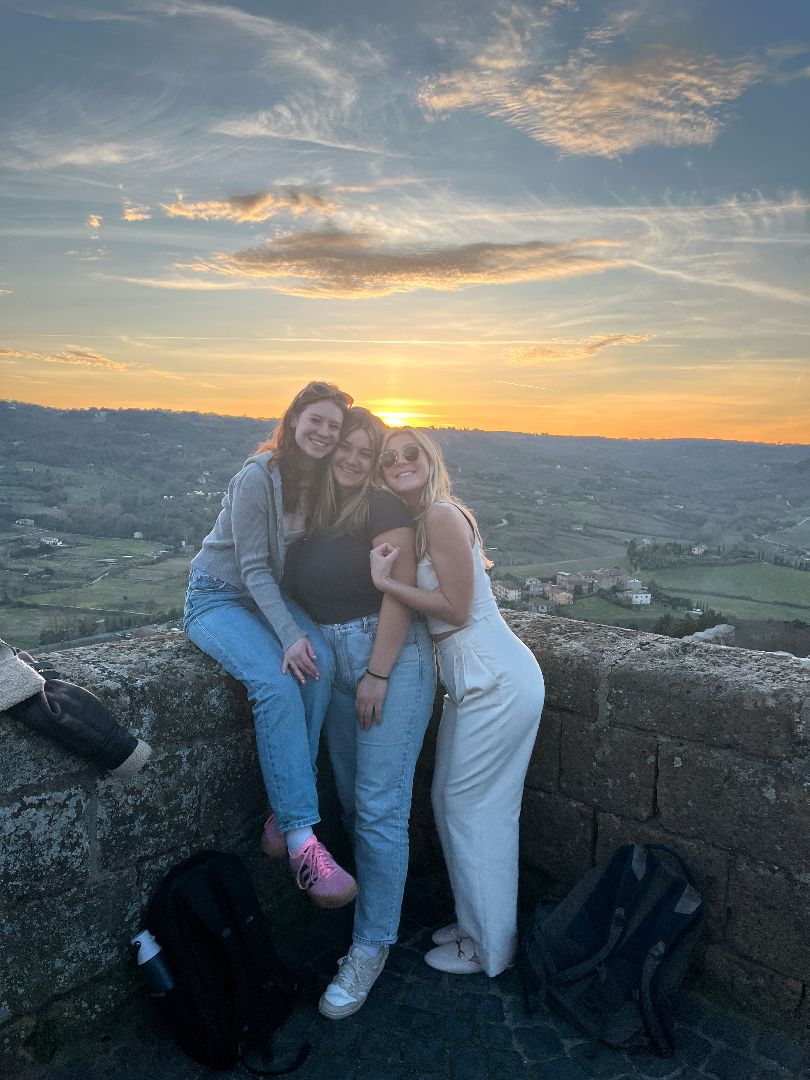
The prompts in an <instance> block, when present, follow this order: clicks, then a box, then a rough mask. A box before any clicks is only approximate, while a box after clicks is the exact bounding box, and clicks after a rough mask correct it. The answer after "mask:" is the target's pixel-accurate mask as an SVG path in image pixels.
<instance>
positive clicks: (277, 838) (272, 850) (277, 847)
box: [261, 814, 287, 859]
mask: <svg viewBox="0 0 810 1080" xmlns="http://www.w3.org/2000/svg"><path fill="white" fill-rule="evenodd" d="M261 846H262V851H263V852H264V853H265V855H269V856H270V857H271V858H272V859H281V858H282V857H283V856H284V855H286V854H287V841H286V840H285V839H284V833H283V832H280V831H279V827H278V825H276V815H275V814H271V815H270V817H269V818H268V819H267V821H265V823H264V829H263V830H262V839H261Z"/></svg>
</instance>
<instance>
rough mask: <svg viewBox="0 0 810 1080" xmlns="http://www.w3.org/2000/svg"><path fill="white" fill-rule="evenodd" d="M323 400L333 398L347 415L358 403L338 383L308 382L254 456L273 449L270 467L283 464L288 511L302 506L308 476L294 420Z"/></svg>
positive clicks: (284, 498) (285, 499) (284, 495)
mask: <svg viewBox="0 0 810 1080" xmlns="http://www.w3.org/2000/svg"><path fill="white" fill-rule="evenodd" d="M319 401H333V402H334V403H335V405H337V407H338V408H339V409H340V410H341V412H342V413H343V415H344V417H345V415H346V413H347V412H348V411H349V409H350V408H351V407H352V404H353V403H354V398H353V397H352V396H351V395H350V394H347V393H345V391H343V390H341V389H340V388H339V387H337V386H336V385H335V384H334V383H330V382H324V381H323V380H320V379H316V380H315V381H314V382H309V383H307V385H306V386H305V387H304V388H303V389H302V390H299V391H298V393H297V394H296V395H295V397H294V398H293V399H292V401H291V402H290V404H289V405H288V406H287V408H286V409H285V410H284V412H283V413H282V414H281V417H280V419H279V421H278V423H277V424H276V426H275V428H274V429H273V433H272V435H271V436H270V438H269V439H265V441H264V442H261V443H259V445H258V446H257V447H256V449H255V450H254V451H253V453H254V455H256V454H263V453H264V452H265V451H267V450H271V451H272V455H271V457H270V458H269V459H268V462H267V468H268V469H273V468H275V466H276V465H277V466H278V467H279V470H280V472H281V482H282V487H281V494H282V502H283V504H284V509H285V510H287V511H292V510H295V508H296V506H297V505H298V496H299V493H300V488H301V481H302V480H303V478H304V475H305V470H304V469H302V468H301V451H300V450H299V448H298V444H297V443H296V441H295V429H294V427H293V421H294V420H295V419H297V418H298V416H300V415H301V413H302V412H303V411H304V409H305V408H306V407H307V406H308V405H315V404H316V403H317V402H319ZM324 464H325V463H324ZM318 472H321V470H318Z"/></svg>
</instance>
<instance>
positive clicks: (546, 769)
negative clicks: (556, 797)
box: [526, 707, 562, 791]
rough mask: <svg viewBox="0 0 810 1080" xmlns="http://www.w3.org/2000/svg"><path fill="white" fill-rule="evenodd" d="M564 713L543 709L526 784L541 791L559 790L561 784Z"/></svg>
mask: <svg viewBox="0 0 810 1080" xmlns="http://www.w3.org/2000/svg"><path fill="white" fill-rule="evenodd" d="M561 720H562V714H560V713H559V712H557V710H556V709H553V708H550V707H547V708H544V709H543V717H542V719H541V721H540V732H539V734H538V736H537V741H536V742H535V744H534V750H533V751H532V758H531V761H530V762H529V771H528V772H527V773H526V786H527V787H530V788H538V789H539V790H540V791H557V790H558V789H559V786H560V725H561Z"/></svg>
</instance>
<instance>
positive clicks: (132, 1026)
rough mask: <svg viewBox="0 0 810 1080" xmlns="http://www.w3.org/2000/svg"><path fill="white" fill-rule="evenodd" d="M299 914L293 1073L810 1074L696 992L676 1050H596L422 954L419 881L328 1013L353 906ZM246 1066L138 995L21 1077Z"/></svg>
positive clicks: (133, 1078)
mask: <svg viewBox="0 0 810 1080" xmlns="http://www.w3.org/2000/svg"><path fill="white" fill-rule="evenodd" d="M445 914H446V912H445ZM300 919H301V922H300V923H299V925H298V926H297V927H295V928H292V927H291V928H288V929H287V931H286V932H285V933H284V935H283V936H284V940H285V942H286V944H287V946H288V950H289V949H290V948H293V949H294V951H295V952H296V953H297V955H298V956H300V955H301V954H302V952H304V951H308V952H309V956H310V961H311V963H312V966H313V969H314V970H315V971H316V972H317V976H316V981H317V983H318V986H317V987H316V989H315V992H314V993H313V994H312V995H311V1000H309V1001H308V1002H306V1003H305V1004H302V1005H301V1006H300V1007H299V1008H298V1009H297V1010H296V1012H295V1013H294V1014H293V1016H292V1017H291V1019H290V1021H289V1022H288V1024H287V1025H286V1027H285V1028H284V1029H283V1030H282V1031H281V1032H280V1033H279V1035H278V1036H277V1039H276V1050H275V1055H274V1058H273V1062H272V1065H273V1066H274V1067H280V1066H281V1065H283V1064H284V1063H285V1061H290V1060H292V1059H293V1057H294V1053H295V1051H296V1049H297V1048H298V1047H299V1046H300V1044H301V1042H302V1040H307V1041H308V1042H310V1043H311V1046H312V1049H311V1052H310V1054H309V1057H308V1059H307V1061H306V1062H305V1064H304V1065H303V1066H302V1067H301V1068H300V1069H299V1070H298V1072H296V1073H295V1074H293V1075H294V1076H295V1077H296V1078H297V1080H429V1078H430V1080H587V1078H591V1077H593V1078H599V1080H620V1078H625V1077H627V1078H629V1077H632V1078H634V1080H644V1078H650V1080H652V1078H655V1080H664V1078H669V1077H673V1078H674V1077H678V1078H680V1080H696V1078H698V1077H701V1078H705V1080H788V1078H790V1080H793V1078H798V1077H810V1052H808V1048H807V1047H802V1046H800V1045H797V1044H796V1043H794V1042H791V1041H790V1040H789V1039H788V1038H786V1037H785V1036H784V1035H781V1034H778V1033H776V1032H774V1031H771V1030H767V1029H763V1028H761V1027H759V1026H758V1025H756V1024H755V1023H753V1022H752V1021H750V1020H747V1019H745V1018H744V1017H741V1016H739V1015H735V1014H731V1013H728V1012H724V1011H722V1010H721V1009H719V1008H718V1007H717V1006H716V1005H714V1004H712V1003H710V1002H708V1001H706V1000H704V999H703V998H701V997H699V996H698V995H696V994H693V993H688V992H684V993H683V994H682V995H681V997H680V1000H679V1003H678V1007H677V1014H676V1016H677V1023H676V1028H675V1041H676V1047H677V1049H676V1054H675V1056H674V1057H673V1058H670V1059H669V1060H661V1059H658V1058H655V1057H653V1056H651V1055H649V1054H644V1055H635V1056H631V1055H628V1054H623V1053H618V1052H615V1051H610V1050H607V1049H604V1048H601V1049H599V1050H597V1051H596V1053H595V1054H594V1053H593V1052H592V1047H591V1045H590V1044H589V1043H588V1042H587V1041H586V1040H584V1039H583V1038H582V1036H581V1034H580V1033H579V1031H578V1030H577V1029H576V1028H574V1027H572V1026H571V1025H570V1024H569V1023H568V1022H566V1021H565V1020H564V1019H562V1018H561V1017H560V1016H558V1015H556V1014H554V1013H553V1012H545V1011H542V1012H540V1013H539V1014H537V1015H536V1016H533V1017H530V1016H528V1015H527V1013H526V1011H525V1009H524V1006H523V1001H522V995H521V990H520V985H519V979H518V977H517V975H516V973H515V972H514V971H510V972H506V973H505V974H504V975H502V976H500V977H499V978H497V979H487V978H486V977H485V976H483V975H481V976H479V975H473V976H467V977H458V976H456V977H455V978H454V977H452V976H449V975H443V974H441V973H439V972H437V971H433V970H432V969H431V968H429V967H427V965H426V964H424V963H423V961H422V953H423V952H424V950H425V949H426V948H428V947H429V944H430V928H433V927H435V925H437V923H436V921H435V910H434V905H432V904H431V903H430V902H428V901H426V900H425V897H424V894H422V895H420V893H419V889H418V886H415V887H411V889H410V890H409V897H408V899H407V901H406V914H405V915H404V917H403V924H402V927H401V938H402V940H401V943H400V944H399V945H397V946H396V947H395V948H393V949H392V950H391V955H390V957H389V960H388V964H387V966H386V970H385V971H384V973H383V975H382V976H381V977H380V979H379V980H378V982H377V984H376V985H375V988H374V990H373V991H372V994H371V995H370V996H369V999H368V1002H367V1003H366V1005H365V1006H364V1007H363V1009H362V1010H361V1011H360V1012H358V1013H357V1014H355V1016H354V1017H351V1018H349V1019H346V1020H340V1021H333V1020H326V1019H324V1018H322V1017H321V1016H320V1015H319V1014H318V1011H317V1007H316V1002H317V992H318V990H320V989H322V988H323V986H325V984H326V983H327V982H328V980H329V977H330V976H331V974H332V973H333V971H334V969H335V964H336V960H337V957H338V956H339V955H340V954H341V952H342V951H344V950H345V946H346V943H347V941H348V939H349V934H350V927H351V911H350V910H349V911H348V912H347V911H344V912H330V913H323V912H319V913H317V914H316V915H314V916H313V914H312V913H311V912H310V911H309V909H308V908H307V910H306V911H304V908H303V906H302V909H301V913H300ZM291 942H292V945H291V944H290V943H291ZM304 943H306V950H305V949H303V948H302V945H303V944H304ZM341 946H342V948H341ZM256 1064H258V1063H256ZM267 1064H270V1063H269V1062H268V1063H267ZM247 1075H248V1074H246V1073H245V1072H244V1071H242V1070H241V1069H236V1070H234V1071H233V1072H228V1073H213V1072H211V1071H210V1070H209V1069H207V1068H205V1067H203V1066H200V1065H198V1064H196V1063H195V1062H193V1061H191V1060H190V1059H189V1058H187V1057H186V1056H185V1055H184V1054H183V1053H182V1051H180V1050H179V1049H178V1048H177V1047H176V1046H175V1045H174V1043H173V1042H172V1041H171V1039H170V1038H169V1036H168V1035H166V1034H165V1033H164V1032H163V1031H162V1030H161V1027H160V1023H159V1020H158V1018H157V1017H156V1016H155V1015H154V1014H153V1013H152V1012H151V1011H150V1010H149V1009H148V1008H146V1007H144V1005H143V1004H141V1003H138V1002H133V1003H132V1005H131V1006H129V1007H128V1008H127V1009H125V1010H123V1011H122V1012H121V1013H119V1014H118V1016H117V1017H116V1018H115V1019H114V1020H113V1021H112V1022H109V1023H108V1024H107V1025H106V1027H105V1028H104V1029H103V1030H102V1029H99V1030H97V1031H96V1032H95V1033H94V1035H93V1037H92V1038H86V1039H83V1040H81V1041H78V1042H76V1043H74V1044H72V1045H69V1046H68V1045H65V1046H62V1047H61V1048H59V1049H58V1050H57V1051H56V1053H55V1054H54V1055H53V1056H52V1058H51V1059H50V1061H47V1062H46V1061H41V1062H40V1063H38V1064H35V1063H33V1062H32V1063H29V1064H28V1065H26V1066H25V1067H24V1068H22V1069H21V1070H19V1071H18V1072H17V1073H16V1074H15V1080H202V1078H207V1077H217V1076H218V1077H221V1078H222V1080H231V1078H236V1077H240V1078H242V1080H244V1078H245V1076H247Z"/></svg>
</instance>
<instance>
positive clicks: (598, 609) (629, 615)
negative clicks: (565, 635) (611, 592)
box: [559, 595, 668, 630]
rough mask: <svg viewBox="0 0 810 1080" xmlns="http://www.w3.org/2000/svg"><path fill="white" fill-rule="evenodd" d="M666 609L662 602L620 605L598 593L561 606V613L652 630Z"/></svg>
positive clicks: (614, 624)
mask: <svg viewBox="0 0 810 1080" xmlns="http://www.w3.org/2000/svg"><path fill="white" fill-rule="evenodd" d="M666 610H668V609H666V608H664V607H662V606H661V605H660V604H652V605H651V606H650V607H636V608H633V607H620V606H619V605H618V604H611V602H610V601H609V600H605V599H604V597H602V596H598V595H597V596H583V597H582V598H581V599H579V600H575V601H574V603H573V604H571V605H569V606H568V607H562V608H560V609H559V614H561V615H565V616H567V617H568V618H571V619H584V620H585V621H586V622H597V623H605V624H606V625H607V626H627V627H630V628H631V629H634V630H652V628H653V627H654V626H655V624H656V623H657V622H658V620H659V619H660V618H661V616H662V615H663V614H664V612H665V611H666Z"/></svg>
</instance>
